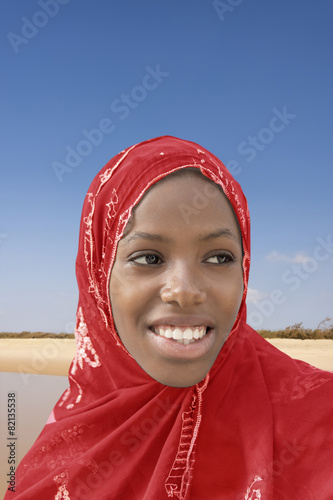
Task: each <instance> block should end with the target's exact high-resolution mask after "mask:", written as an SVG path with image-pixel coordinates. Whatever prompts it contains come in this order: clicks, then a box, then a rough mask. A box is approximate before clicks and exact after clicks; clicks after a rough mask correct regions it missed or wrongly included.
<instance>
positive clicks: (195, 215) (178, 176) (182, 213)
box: [123, 169, 240, 239]
mask: <svg viewBox="0 0 333 500" xmlns="http://www.w3.org/2000/svg"><path fill="white" fill-rule="evenodd" d="M134 221H136V224H135V223H134ZM182 223H183V225H182ZM225 224H227V226H225ZM175 226H177V227H178V228H181V227H183V229H184V228H185V229H186V228H187V226H193V227H195V226H196V229H197V232H198V231H199V232H200V234H202V233H203V230H205V232H207V230H206V229H208V228H210V230H211V231H210V232H214V231H217V230H221V229H225V228H227V229H228V230H229V231H231V232H232V231H233V232H234V233H235V236H236V237H237V239H240V238H239V237H240V230H239V224H238V221H237V218H236V215H235V213H234V210H233V208H232V206H231V204H230V202H229V200H228V199H227V197H226V196H225V194H224V193H223V191H222V189H221V187H220V186H219V185H218V184H215V183H214V182H213V181H211V180H210V179H208V178H207V177H205V176H204V175H203V174H202V173H201V172H200V170H198V169H191V170H190V169H183V170H180V171H177V172H176V173H172V174H170V175H168V176H166V177H164V178H163V179H162V180H160V181H158V182H156V183H155V184H153V186H151V187H150V188H149V189H148V190H147V191H146V192H145V194H144V196H143V197H142V198H141V200H140V202H139V203H138V204H137V205H136V206H135V208H134V210H133V211H132V215H131V217H130V219H129V221H128V223H127V226H126V228H125V231H124V234H123V237H126V236H127V235H128V234H129V233H130V232H131V231H132V230H134V227H135V229H136V230H137V229H138V227H140V230H143V229H145V228H148V227H155V228H156V227H158V228H159V229H160V230H163V228H164V229H167V230H169V231H171V230H173V229H174V228H175ZM160 232H161V231H160ZM162 232H163V231H162Z"/></svg>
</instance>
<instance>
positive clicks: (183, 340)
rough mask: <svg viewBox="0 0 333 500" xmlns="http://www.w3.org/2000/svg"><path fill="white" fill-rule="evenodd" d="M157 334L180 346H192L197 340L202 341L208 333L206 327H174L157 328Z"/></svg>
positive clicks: (155, 329) (155, 328)
mask: <svg viewBox="0 0 333 500" xmlns="http://www.w3.org/2000/svg"><path fill="white" fill-rule="evenodd" d="M154 331H155V333H157V334H159V335H161V336H162V337H166V338H168V339H171V338H172V339H173V340H176V341H177V342H179V343H180V344H185V345H188V344H192V343H193V342H195V340H198V339H201V338H202V337H203V336H204V335H205V334H206V331H207V327H206V326H197V327H195V328H194V327H189V326H188V327H183V326H182V327H174V326H172V325H170V326H155V327H154Z"/></svg>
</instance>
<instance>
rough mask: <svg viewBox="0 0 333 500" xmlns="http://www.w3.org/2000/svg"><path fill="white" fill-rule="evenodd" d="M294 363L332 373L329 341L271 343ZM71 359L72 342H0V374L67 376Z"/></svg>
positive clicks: (56, 340) (13, 340)
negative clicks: (300, 361)
mask: <svg viewBox="0 0 333 500" xmlns="http://www.w3.org/2000/svg"><path fill="white" fill-rule="evenodd" d="M269 342H270V343H271V344H273V345H274V346H275V347H277V348H278V349H280V350H281V351H283V352H285V353H286V354H288V355H289V356H291V357H292V358H295V359H302V360H303V361H306V362H307V363H310V364H312V365H314V366H316V367H317V368H321V369H323V370H329V371H333V340H294V339H271V340H269ZM74 355H75V340H74V339H59V340H58V339H0V371H2V372H16V373H33V374H40V375H67V373H68V368H69V365H70V363H71V361H72V359H73V357H74Z"/></svg>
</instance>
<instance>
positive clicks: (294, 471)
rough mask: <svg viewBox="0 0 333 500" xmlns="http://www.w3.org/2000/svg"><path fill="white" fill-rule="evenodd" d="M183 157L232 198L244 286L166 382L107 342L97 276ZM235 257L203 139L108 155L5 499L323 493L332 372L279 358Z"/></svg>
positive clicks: (298, 498) (261, 498) (105, 306)
mask: <svg viewBox="0 0 333 500" xmlns="http://www.w3.org/2000/svg"><path fill="white" fill-rule="evenodd" d="M186 167H195V168H198V169H200V170H201V172H202V173H203V174H204V175H205V176H207V177H208V178H209V179H211V180H213V181H214V182H215V183H217V184H219V185H220V186H221V187H222V189H223V191H224V193H225V194H226V196H227V197H228V199H229V201H230V203H231V205H232V207H233V209H234V211H235V214H236V216H237V219H238V222H239V226H240V230H241V234H242V242H243V249H244V257H243V271H244V273H243V275H244V295H243V299H242V303H241V306H240V310H239V313H238V316H237V319H236V321H235V324H234V326H233V329H232V331H231V333H230V335H229V337H228V339H227V341H226V342H225V344H224V346H223V348H222V349H221V351H220V354H219V355H218V357H217V359H216V361H215V363H214V365H213V367H212V369H211V370H210V372H209V373H208V375H207V376H206V377H205V379H204V380H202V381H201V382H200V383H198V384H197V385H195V386H193V387H189V388H175V387H168V386H165V385H162V384H160V383H159V382H156V381H155V380H154V379H152V378H151V377H150V376H149V375H148V374H147V373H145V372H144V371H143V369H142V368H141V367H140V366H139V365H138V364H137V362H136V361H135V360H134V359H133V358H132V357H131V356H130V355H129V353H128V352H127V351H126V349H125V347H124V346H123V344H122V343H121V341H120V339H119V337H118V336H117V333H116V330H115V327H114V323H113V318H112V311H111V305H110V299H109V279H110V274H111V269H112V265H113V262H114V259H115V255H116V250H117V244H118V242H119V239H120V238H121V236H122V234H123V231H124V228H125V226H126V223H127V221H128V219H129V217H130V216H131V211H132V208H133V207H134V206H135V205H136V204H137V203H138V201H139V200H140V199H141V197H142V196H143V194H144V193H145V192H146V190H147V189H148V188H149V187H150V186H151V185H152V184H154V183H155V182H157V181H159V180H160V179H161V178H163V177H164V176H166V175H168V174H170V173H171V172H174V171H175V170H178V169H180V168H186ZM249 262H250V221H249V213H248V208H247V203H246V199H245V197H244V195H243V193H242V190H241V188H240V186H239V185H238V183H237V182H236V181H235V180H234V179H233V178H232V176H231V175H230V173H229V172H228V170H227V169H226V168H225V167H224V165H223V164H222V163H221V162H220V160H218V159H217V158H216V157H215V156H214V155H212V154H211V153H210V152H208V151H207V150H205V149H204V148H202V147H201V146H198V145H197V144H194V143H192V142H188V141H184V140H180V139H177V138H174V137H159V138H156V139H152V140H150V141H146V142H143V143H141V144H137V145H135V146H132V147H130V148H128V149H126V150H125V151H122V152H121V153H119V154H118V155H117V156H115V157H114V158H113V159H112V160H110V161H109V162H108V163H107V165H105V167H104V168H103V169H102V170H101V171H100V173H99V174H98V175H97V176H96V177H95V179H94V180H93V182H92V184H91V186H90V189H89V192H88V194H87V196H86V199H85V203H84V206H83V213H82V220H81V231H80V241H79V250H78V257H77V262H76V271H77V281H78V286H79V292H80V295H79V305H78V312H77V324H76V331H75V335H76V341H77V352H76V356H75V359H74V361H73V362H72V364H71V367H70V372H69V380H70V388H69V389H68V390H67V391H66V392H65V393H64V394H63V396H62V397H61V398H60V400H59V401H58V403H57V404H56V406H55V407H54V410H53V412H52V414H51V416H50V418H49V420H48V423H47V425H46V426H45V427H44V429H43V431H42V433H41V435H40V436H39V438H38V439H37V441H36V443H35V444H34V446H33V447H32V449H31V450H30V451H29V453H28V454H27V455H26V457H25V458H24V460H23V461H22V463H21V464H20V466H19V469H18V471H17V478H16V483H17V484H16V492H15V493H12V492H8V493H7V495H6V500H9V499H10V498H17V499H18V500H28V499H31V500H37V499H38V500H51V499H52V500H53V499H54V500H85V499H89V500H92V499H96V500H97V499H98V500H106V499H111V500H113V499H125V500H127V499H128V500H143V499H144V500H162V499H167V498H169V497H171V498H177V499H179V500H187V499H191V500H199V499H200V500H214V499H219V500H220V499H221V500H223V499H225V500H268V499H273V498H274V499H277V500H279V499H281V500H283V499H288V500H328V499H332V498H333V474H332V464H333V451H332V444H333V443H332V441H333V438H332V427H333V426H332V416H333V415H332V396H333V391H332V389H333V375H332V374H331V373H329V372H325V371H321V370H318V369H315V368H313V367H311V366H310V365H308V364H306V363H303V362H301V361H294V360H292V359H291V358H289V357H288V356H286V355H284V354H282V353H281V352H280V351H278V350H276V349H275V348H274V347H272V346H271V345H270V344H269V343H267V342H266V341H265V340H263V339H262V338H261V337H260V336H259V335H258V334H257V333H256V332H254V331H253V330H252V329H251V328H250V327H249V326H248V325H247V324H246V306H245V298H246V291H247V284H248V276H249Z"/></svg>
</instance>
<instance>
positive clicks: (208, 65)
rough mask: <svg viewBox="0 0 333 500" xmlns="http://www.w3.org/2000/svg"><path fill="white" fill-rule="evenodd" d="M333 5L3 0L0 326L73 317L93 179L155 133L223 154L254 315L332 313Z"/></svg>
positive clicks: (279, 323)
mask: <svg viewBox="0 0 333 500" xmlns="http://www.w3.org/2000/svg"><path fill="white" fill-rule="evenodd" d="M332 15H333V4H332V3H331V2H329V1H327V0H317V1H316V2H315V1H314V0H313V1H307V0H304V1H302V2H301V1H298V2H297V1H294V2H288V1H287V0H282V1H279V2H273V1H267V0H266V1H264V0H257V1H252V2H250V1H249V0H237V1H236V0H226V1H225V2H223V1H220V2H213V1H204V0H184V1H176V0H169V1H166V0H161V1H158V0H142V1H140V2H136V1H133V0H132V1H129V0H112V1H111V0H110V1H107V0H94V1H93V0H85V1H81V2H79V1H78V0H40V1H33V0H17V1H15V2H12V1H10V0H6V1H5V2H4V4H3V13H2V16H1V21H0V23H1V37H2V44H1V59H2V78H1V80H2V82H1V87H2V89H1V90H2V91H1V110H2V112H1V137H2V152H1V213H2V217H1V223H0V250H1V253H2V258H1V306H0V309H1V311H0V331H22V330H31V331H37V330H38V331H49V332H63V331H71V330H72V329H73V322H74V317H75V312H76V305H77V298H78V293H77V286H76V279H75V273H74V266H75V258H76V251H77V240H78V230H79V221H80V213H81V208H82V203H83V199H84V196H85V193H86V191H87V189H88V187H89V184H90V182H91V180H92V179H93V177H94V176H95V175H96V173H97V172H98V171H99V170H100V168H102V166H103V165H104V164H105V163H106V162H107V161H108V160H109V158H111V157H112V156H114V155H115V154H116V153H117V152H119V151H120V150H122V149H123V148H125V147H127V146H129V145H132V144H134V143H137V142H140V141H141V140H145V139H148V138H151V137H155V136H159V135H164V134H170V135H175V136H178V137H182V138H184V139H189V140H192V141H195V142H198V143H199V144H201V145H202V146H204V147H206V148H207V149H209V150H211V151H212V152H213V153H214V154H216V155H217V156H219V157H220V158H221V160H222V161H223V162H224V163H225V164H226V165H227V166H229V168H230V169H231V170H232V171H233V172H234V174H235V178H236V179H237V181H238V182H239V183H240V184H241V185H242V187H243V190H244V192H245V194H246V196H247V198H248V202H249V206H250V213H251V219H252V269H251V278H250V294H249V300H248V309H249V322H250V324H251V325H252V326H254V327H255V328H272V329H276V328H283V327H285V326H288V325H291V324H294V323H297V322H301V321H302V322H303V323H304V325H305V326H306V327H309V328H313V327H315V326H317V324H318V323H319V322H320V321H321V320H322V319H324V318H325V317H326V316H330V317H332V316H333V310H332V304H333V290H332V271H333V248H332V238H333V231H332V213H333V206H332V205H333V203H332V198H333V197H332V181H333V173H332V157H333V154H332V153H333V152H332V144H333V143H332V87H333V81H332V80H333V78H332V77H333V71H332V63H331V57H330V55H331V53H332V38H333V36H332V29H331V19H332ZM97 128H99V129H100V130H101V131H100V132H99V133H96V132H92V130H93V129H97ZM82 141H85V142H82ZM73 151H74V152H75V153H73ZM66 156H67V158H66ZM61 165H62V166H61Z"/></svg>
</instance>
